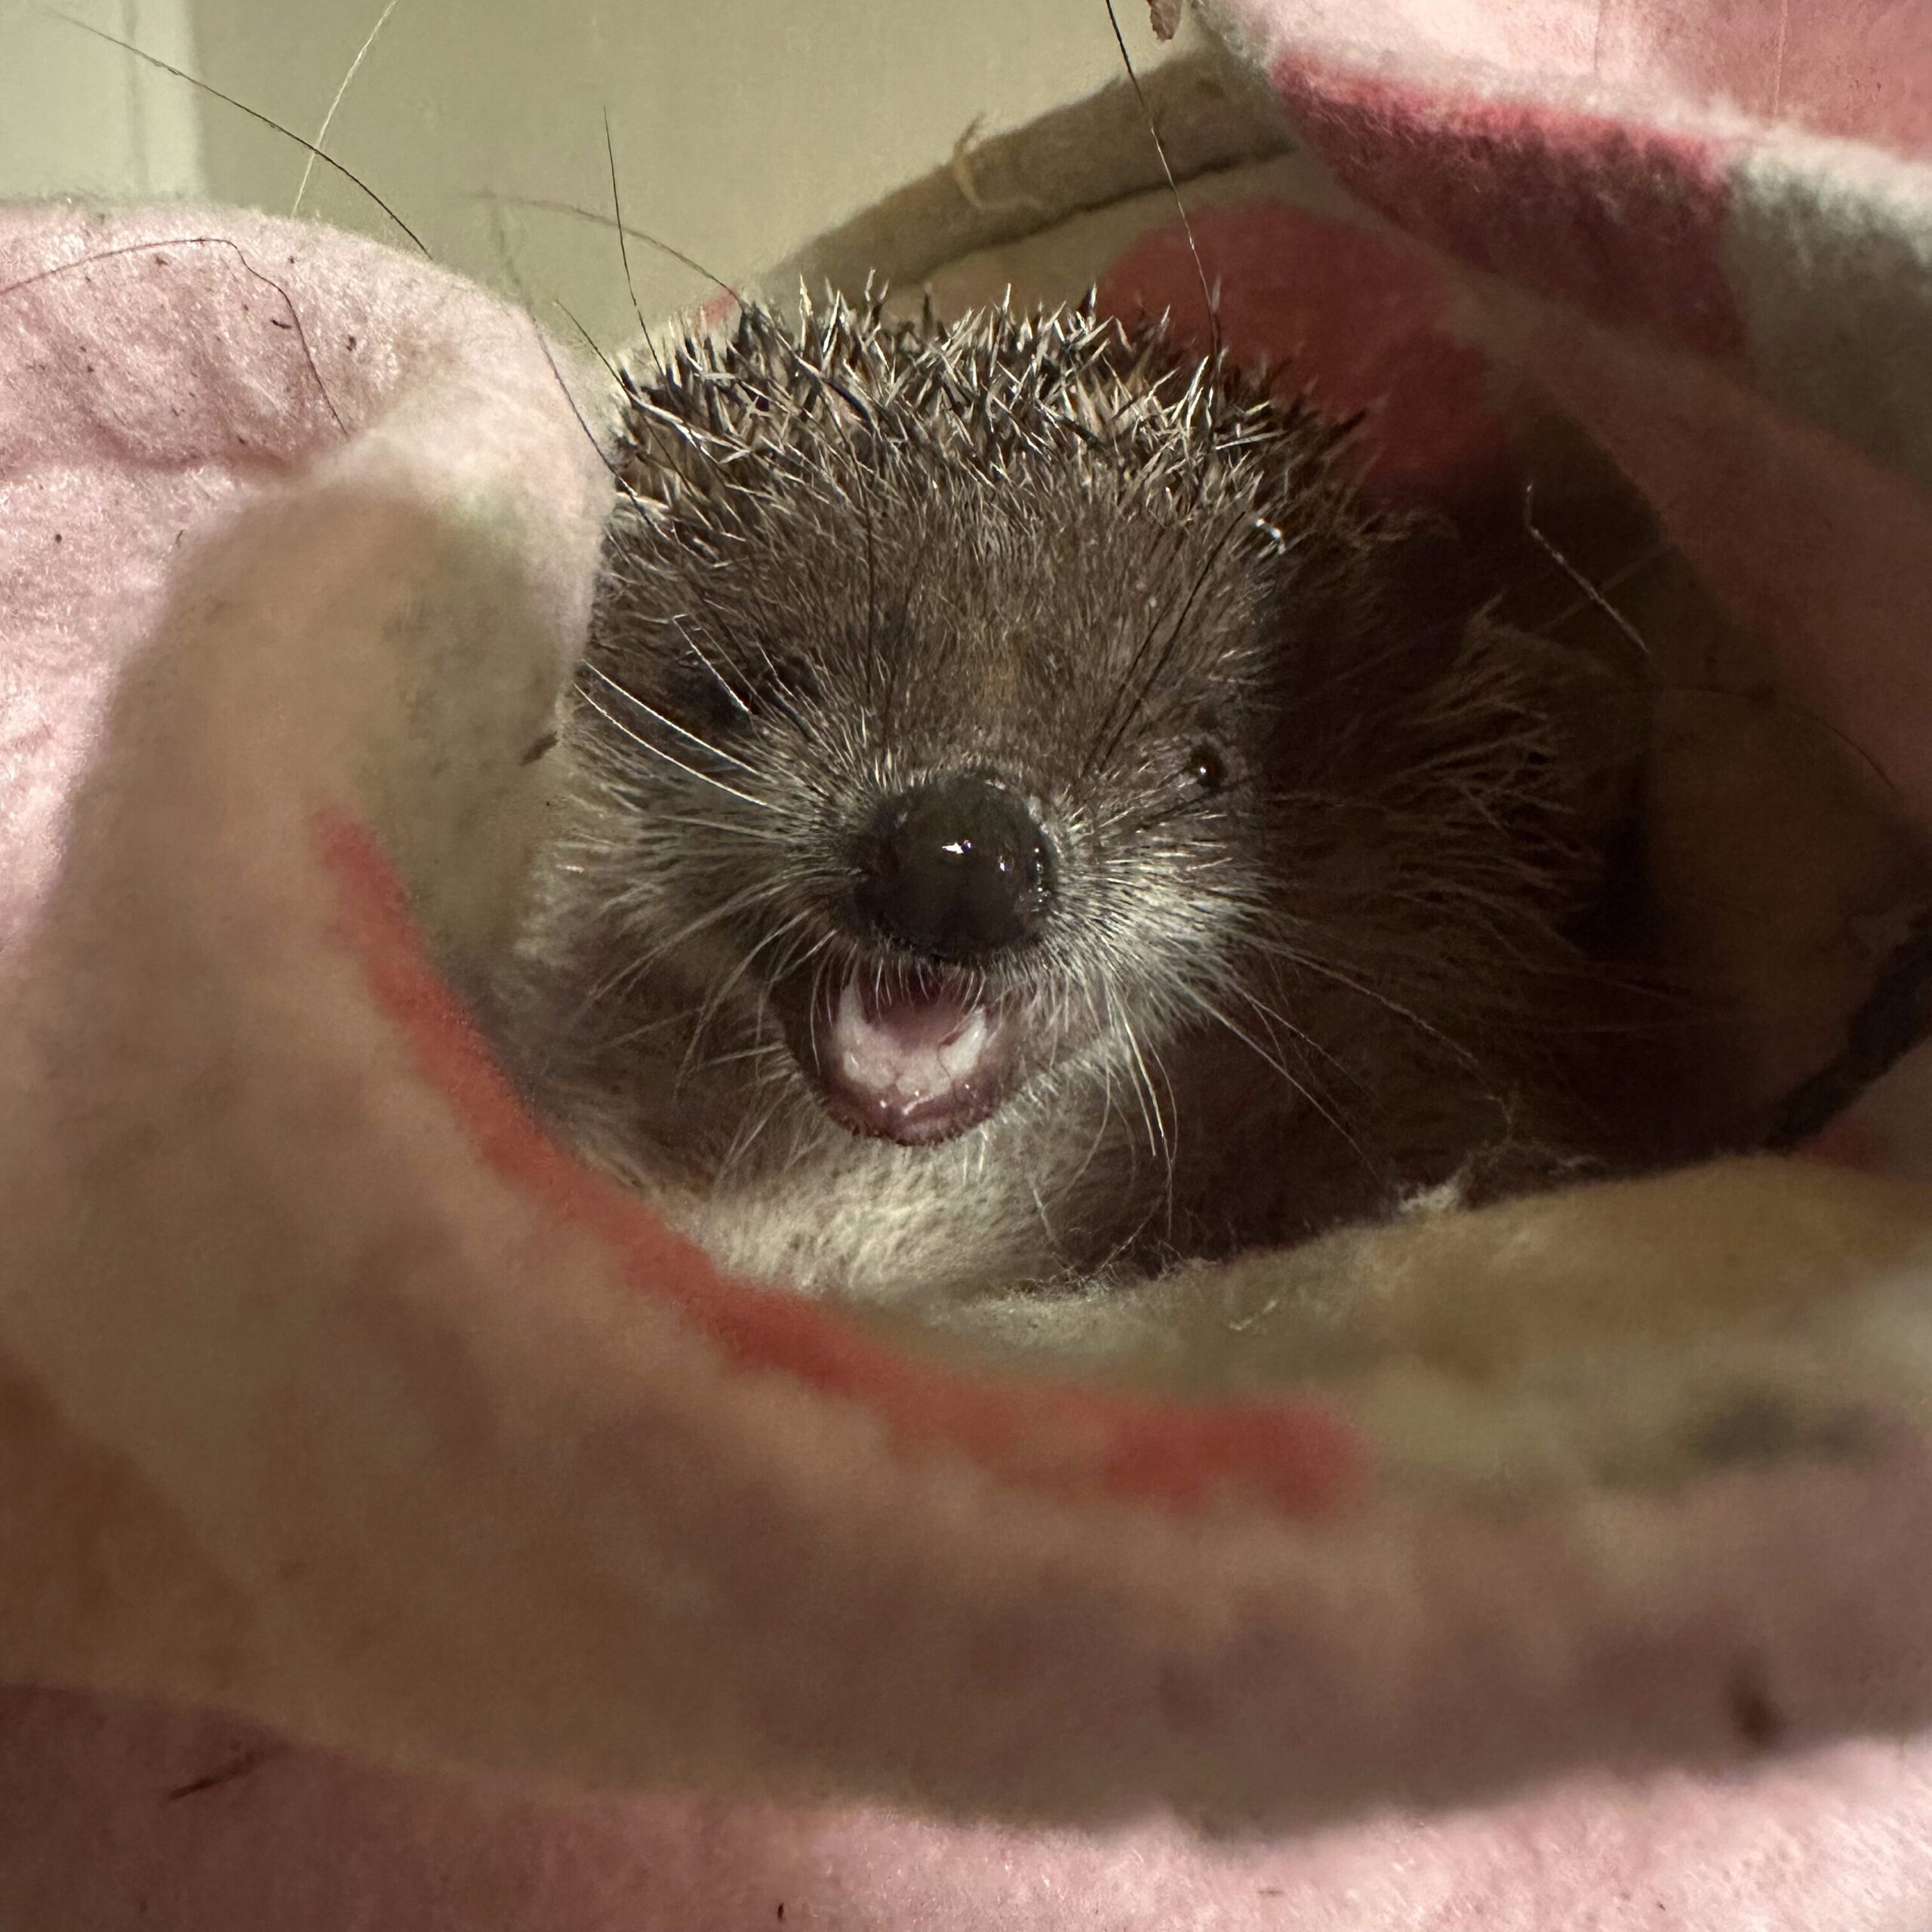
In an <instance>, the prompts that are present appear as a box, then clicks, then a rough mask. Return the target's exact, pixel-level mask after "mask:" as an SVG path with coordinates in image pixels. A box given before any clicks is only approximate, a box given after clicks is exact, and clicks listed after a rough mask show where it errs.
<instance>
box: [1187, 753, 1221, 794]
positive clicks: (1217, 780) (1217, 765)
mask: <svg viewBox="0 0 1932 1932" xmlns="http://www.w3.org/2000/svg"><path fill="white" fill-rule="evenodd" d="M1187 775H1188V777H1190V778H1191V779H1192V780H1193V781H1194V782H1195V784H1196V785H1198V786H1199V787H1200V788H1201V790H1202V791H1204V792H1218V791H1219V790H1220V789H1221V787H1222V786H1223V785H1225V784H1226V783H1227V782H1228V761H1227V760H1226V758H1223V756H1222V755H1221V750H1220V746H1218V745H1211V744H1207V743H1201V744H1198V745H1196V746H1195V748H1194V749H1193V750H1192V751H1191V752H1189V753H1188V755H1187Z"/></svg>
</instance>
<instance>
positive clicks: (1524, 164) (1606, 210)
mask: <svg viewBox="0 0 1932 1932" xmlns="http://www.w3.org/2000/svg"><path fill="white" fill-rule="evenodd" d="M1272 78H1273V80H1274V84H1275V90H1276V91H1277V92H1278V94H1280V95H1281V99H1282V100H1283V101H1284V103H1286V105H1287V109H1288V111H1289V112H1290V113H1291V115H1293V116H1294V118H1295V120H1296V122H1297V123H1298V124H1299V125H1300V128H1301V129H1302V131H1303V133H1304V134H1306V135H1307V137H1308V138H1309V140H1310V142H1311V143H1312V144H1313V146H1315V148H1316V149H1318V151H1319V152H1320V153H1321V155H1322V157H1323V158H1324V160H1325V161H1327V163H1328V165H1330V167H1331V168H1334V171H1335V172H1336V173H1337V174H1338V175H1339V176H1340V177H1341V179H1342V180H1343V182H1344V183H1346V185H1347V186H1349V188H1350V189H1352V190H1353V191H1354V192H1355V193H1356V194H1357V195H1360V196H1361V198H1362V199H1363V200H1364V202H1367V203H1368V205H1370V206H1371V207H1372V208H1375V209H1376V210H1377V211H1379V212H1380V213H1381V214H1385V215H1386V216H1387V217H1389V220H1392V221H1393V222H1395V223H1397V224H1398V226H1401V227H1402V228H1404V229H1407V231H1408V232H1410V233H1411V234H1413V235H1417V236H1420V238H1422V239H1423V240H1424V241H1426V242H1432V243H1434V244H1435V245H1436V246H1437V247H1438V248H1443V249H1445V250H1447V251H1448V252H1449V253H1451V254H1453V255H1455V256H1456V257H1458V258H1459V259H1460V260H1462V261H1463V262H1466V263H1468V264H1469V266H1471V267H1472V268H1475V269H1482V270H1484V271H1485V272H1488V273H1490V274H1493V275H1503V276H1506V277H1507V278H1509V279H1510V280H1511V281H1517V282H1520V283H1521V284H1522V285H1524V287H1525V288H1531V289H1534V290H1535V291H1537V292H1538V293H1539V294H1544V295H1549V296H1553V297H1555V298H1557V299H1558V300H1561V301H1564V302H1567V303H1573V304H1574V305H1575V306H1577V307H1579V308H1580V309H1583V310H1585V311H1586V312H1587V313H1589V315H1593V316H1595V317H1596V318H1598V320H1600V321H1607V322H1613V323H1618V324H1624V325H1631V324H1635V325H1642V326H1644V327H1647V328H1653V329H1655V330H1657V331H1659V332H1660V333H1661V334H1663V335H1665V336H1667V337H1669V338H1670V339H1671V340H1673V341H1675V342H1678V343H1682V344H1683V345H1684V346H1686V347H1687V348H1690V349H1697V350H1698V351H1700V352H1702V353H1703V354H1705V355H1724V356H1735V355H1742V353H1743V349H1744V343H1745V333H1744V325H1743V319H1742V318H1741V317H1740V314H1739V312H1738V309H1737V302H1736V300H1735V299H1734V296H1733V294H1732V291H1731V288H1730V282H1729V281H1728V280H1727V277H1726V275H1725V272H1724V225H1725V221H1726V218H1727V215H1728V213H1729V210H1730V158H1731V150H1730V148H1729V147H1728V146H1726V145H1724V144H1723V143H1720V142H1718V140H1715V138H1712V137H1705V138H1703V139H1698V138H1695V137H1691V136H1689V135H1680V134H1669V133H1666V132H1663V131H1660V130H1659V129H1657V128H1644V127H1639V126H1633V125H1630V124H1629V123H1628V122H1621V121H1617V120H1614V119H1613V118H1611V117H1610V116H1608V115H1596V114H1586V113H1583V112H1578V111H1577V110H1575V109H1565V108H1559V107H1556V106H1551V105H1549V104H1547V103H1540V104H1537V105H1534V106H1533V105H1529V104H1526V103H1520V102H1512V101H1506V100H1484V99H1481V98H1480V97H1476V98H1471V97H1469V96H1467V95H1451V94H1446V93H1444V92H1442V91H1438V90H1436V89H1434V88H1428V87H1425V86H1423V85H1419V84H1417V83H1414V82H1400V81H1395V80H1390V79H1387V78H1383V77H1380V76H1377V75H1364V74H1358V73H1353V72H1348V71H1346V70H1344V69H1339V68H1336V67H1333V66H1327V65H1325V64H1318V63H1309V62H1306V61H1303V60H1297V59H1294V58H1292V57H1291V58H1287V59H1284V60H1280V61H1278V62H1277V63H1276V64H1275V67H1274V69H1273V70H1272Z"/></svg>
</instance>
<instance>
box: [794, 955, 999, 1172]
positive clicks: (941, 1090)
mask: <svg viewBox="0 0 1932 1932" xmlns="http://www.w3.org/2000/svg"><path fill="white" fill-rule="evenodd" d="M806 1035H807V1037H806V1038H805V1039H804V1041H802V1042H801V1043H800V1044H801V1048H802V1051H801V1052H800V1053H799V1055H798V1058H799V1060H800V1063H801V1065H802V1066H804V1069H805V1071H806V1072H807V1073H808V1075H811V1078H812V1080H813V1081H814V1084H816V1085H817V1088H818V1090H819V1094H820V1098H821V1099H822V1100H823V1102H824V1103H825V1106H826V1111H827V1112H829V1113H830V1114H831V1115H832V1118H834V1119H835V1120H837V1121H839V1122H840V1123H841V1124H842V1125H844V1126H846V1127H848V1128H851V1130H852V1131H854V1133H856V1134H873V1135H876V1136H877V1137H878V1138H880V1139H881V1140H896V1141H897V1142H898V1143H900V1145H901V1146H907V1147H917V1146H926V1145H928V1144H930V1143H932V1142H934V1141H937V1140H949V1139H951V1138H952V1136H953V1135H955V1134H963V1133H964V1132H965V1131H966V1130H967V1128H969V1127H974V1126H977V1124H979V1123H980V1121H983V1120H984V1119H986V1117H987V1116H988V1115H989V1114H991V1113H992V1112H995V1110H996V1109H998V1106H999V1105H1000V1103H1001V1101H1003V1100H1004V1099H1005V1098H1006V1097H1007V1096H1008V1094H1010V1093H1011V1092H1012V1091H1013V1089H1014V1086H1015V1085H1016V1084H1017V1081H1018V1078H1019V1074H1020V1066H1019V1058H1020V1056H1019V1045H1020V1026H1019V1023H1018V1021H1017V1019H1016V1017H1014V1014H1012V1013H1011V1011H1010V1010H1008V1008H1006V1007H1005V1006H1004V1005H1003V1004H1001V1002H1000V1001H997V1000H989V999H987V998H985V997H984V995H983V994H980V995H977V996H976V994H975V992H974V989H973V988H972V987H971V986H969V984H968V980H967V978H966V976H964V975H963V974H957V973H952V972H947V971H942V970H934V969H932V968H920V969H917V970H915V971H910V972H899V973H896V974H883V975H881V974H877V973H875V972H874V971H872V969H871V968H869V967H866V966H861V967H860V968H857V970H856V971H854V972H853V973H852V974H851V976H850V977H848V979H846V980H844V983H842V984H840V985H838V986H833V987H832V988H830V989H828V990H827V991H826V992H825V993H823V995H821V996H820V1001H819V1003H818V1007H817V1011H816V1012H815V1013H814V1014H813V1015H812V1022H811V1025H810V1026H809V1027H808V1029H806Z"/></svg>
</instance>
